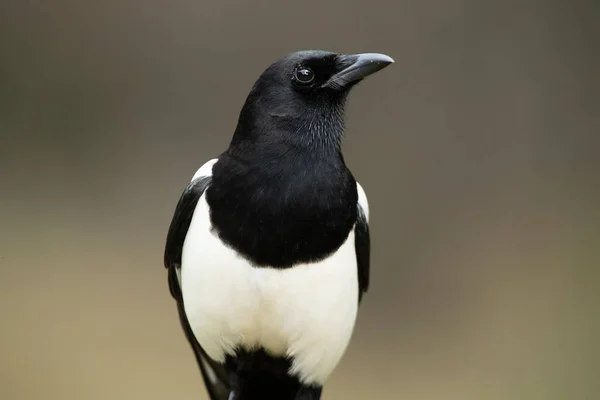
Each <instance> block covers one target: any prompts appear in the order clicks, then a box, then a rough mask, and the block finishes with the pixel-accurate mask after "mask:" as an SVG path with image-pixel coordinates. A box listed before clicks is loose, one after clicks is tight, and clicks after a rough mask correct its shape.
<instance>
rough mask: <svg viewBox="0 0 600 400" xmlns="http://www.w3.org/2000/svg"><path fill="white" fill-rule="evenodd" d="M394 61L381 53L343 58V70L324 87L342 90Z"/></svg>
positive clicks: (341, 63) (352, 55) (351, 55)
mask: <svg viewBox="0 0 600 400" xmlns="http://www.w3.org/2000/svg"><path fill="white" fill-rule="evenodd" d="M393 62H394V60H393V59H392V58H391V57H390V56H386V55H385V54H379V53H363V54H350V55H344V56H341V60H340V65H342V66H343V69H342V70H341V71H340V72H338V73H337V74H335V75H333V76H332V77H331V78H329V80H328V81H327V82H325V84H324V85H323V86H326V87H330V88H332V89H341V88H344V87H347V86H351V85H352V84H354V83H357V82H358V81H360V80H362V79H363V78H366V77H367V76H369V75H371V74H374V73H375V72H377V71H380V70H382V69H383V68H385V67H387V66H388V65H390V64H391V63H393Z"/></svg>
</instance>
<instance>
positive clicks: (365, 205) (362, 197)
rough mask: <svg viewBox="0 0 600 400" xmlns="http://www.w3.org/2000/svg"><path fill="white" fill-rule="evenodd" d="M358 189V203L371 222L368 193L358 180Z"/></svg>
mask: <svg viewBox="0 0 600 400" xmlns="http://www.w3.org/2000/svg"><path fill="white" fill-rule="evenodd" d="M356 190H358V204H359V205H360V206H361V207H362V209H363V212H364V213H365V217H366V218H367V222H369V201H368V200H367V194H366V193H365V191H364V189H363V188H362V186H360V183H358V182H356Z"/></svg>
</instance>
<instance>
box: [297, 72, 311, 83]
mask: <svg viewBox="0 0 600 400" xmlns="http://www.w3.org/2000/svg"><path fill="white" fill-rule="evenodd" d="M314 77H315V75H314V73H313V72H312V71H311V70H310V69H308V68H300V69H299V70H297V71H296V79H298V81H299V82H302V83H308V82H311V81H312V80H313V79H314Z"/></svg>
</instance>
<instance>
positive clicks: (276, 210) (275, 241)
mask: <svg viewBox="0 0 600 400" xmlns="http://www.w3.org/2000/svg"><path fill="white" fill-rule="evenodd" d="M391 63H393V60H392V58H390V57H388V56H387V55H384V54H378V53H363V54H339V53H333V52H328V51H321V50H311V51H299V52H295V53H291V54H288V55H286V56H284V57H282V58H280V59H279V60H277V61H275V62H274V63H273V64H271V65H270V66H269V67H268V68H267V69H266V70H265V71H264V72H263V73H262V74H261V75H260V77H259V78H258V80H257V81H256V82H255V84H254V86H253V87H252V89H251V91H250V93H249V95H248V96H247V98H246V101H245V103H244V105H243V107H242V110H241V112H240V114H239V118H238V122H237V127H236V129H235V131H234V133H233V137H232V139H231V141H230V144H229V147H228V148H227V150H225V151H224V152H223V153H222V154H220V155H219V156H218V157H216V158H214V159H212V160H210V161H208V162H206V163H205V164H204V165H202V166H201V167H200V169H198V171H197V172H196V173H195V174H194V175H193V177H192V179H191V182H190V183H189V184H188V185H187V187H186V188H185V190H184V191H183V194H182V195H181V197H180V199H179V202H178V203H177V206H176V208H175V212H174V215H173V219H172V221H171V224H170V227H169V230H168V233H167V238H166V247H165V253H164V265H165V267H166V268H167V270H168V283H169V289H170V293H171V295H172V297H173V298H174V299H175V300H176V303H177V307H178V313H179V319H180V323H181V326H182V327H183V331H184V333H185V335H186V338H187V340H188V342H189V344H190V345H191V347H192V349H193V352H194V354H195V357H196V361H197V363H198V365H199V368H200V371H201V373H202V376H203V380H204V383H205V386H206V388H207V391H208V394H209V396H210V398H211V399H212V400H270V399H273V400H292V399H294V400H317V399H320V398H321V393H322V388H323V385H324V383H325V381H326V380H327V378H328V377H329V376H330V374H331V373H332V371H333V370H334V369H335V368H336V366H337V365H338V363H339V362H340V359H341V358H342V356H343V354H344V352H345V350H346V348H347V346H348V343H349V341H350V338H351V335H352V332H353V330H354V324H355V320H356V315H357V311H358V307H359V304H360V302H361V299H362V295H363V293H364V292H366V291H367V288H368V287H369V262H370V235H369V224H368V221H369V205H368V202H367V196H366V194H365V191H364V190H363V188H362V187H361V185H360V184H359V183H358V182H357V181H356V180H355V179H354V177H353V175H352V173H351V172H350V170H349V169H348V167H347V166H346V164H345V162H344V157H343V156H342V152H341V144H342V137H343V132H344V108H345V103H346V99H347V97H348V93H349V92H350V89H351V88H352V87H354V86H355V85H356V84H357V83H358V82H360V81H361V80H363V78H365V77H367V76H368V75H371V74H373V73H375V72H377V71H379V70H381V69H383V68H384V67H386V66H387V65H389V64H391Z"/></svg>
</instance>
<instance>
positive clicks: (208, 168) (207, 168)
mask: <svg viewBox="0 0 600 400" xmlns="http://www.w3.org/2000/svg"><path fill="white" fill-rule="evenodd" d="M218 160H219V159H218V158H213V159H212V160H210V161H207V162H206V163H204V165H203V166H201V167H200V168H199V169H198V171H196V173H195V174H194V177H193V178H192V180H191V181H193V180H194V179H196V178H200V177H201V176H211V175H212V168H213V165H215V163H216V162H217V161H218ZM191 181H190V182H191Z"/></svg>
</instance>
